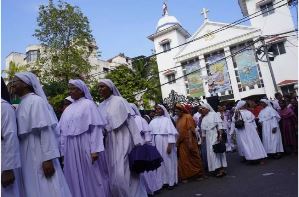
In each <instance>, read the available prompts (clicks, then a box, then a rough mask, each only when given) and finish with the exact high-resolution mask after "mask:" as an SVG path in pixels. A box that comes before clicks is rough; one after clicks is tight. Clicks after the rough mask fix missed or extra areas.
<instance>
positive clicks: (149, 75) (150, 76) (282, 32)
mask: <svg viewBox="0 0 299 197" xmlns="http://www.w3.org/2000/svg"><path fill="white" fill-rule="evenodd" d="M297 31H298V30H297V29H295V30H291V31H287V32H282V33H278V34H272V35H264V36H262V37H274V36H280V35H284V34H288V33H293V32H297ZM284 37H289V35H288V36H284ZM293 46H295V45H293ZM146 64H147V63H146ZM146 64H145V65H146ZM178 67H181V65H178V66H174V67H171V68H168V69H165V70H162V71H159V72H158V73H155V74H151V75H148V76H146V78H148V77H152V76H155V75H157V74H159V73H161V72H164V71H167V70H169V69H174V68H178ZM116 69H117V68H115V69H113V70H116ZM113 70H110V71H113ZM105 73H106V72H105ZM174 81H175V80H174Z"/></svg>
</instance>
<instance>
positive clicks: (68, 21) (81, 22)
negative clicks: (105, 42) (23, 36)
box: [34, 0, 95, 82]
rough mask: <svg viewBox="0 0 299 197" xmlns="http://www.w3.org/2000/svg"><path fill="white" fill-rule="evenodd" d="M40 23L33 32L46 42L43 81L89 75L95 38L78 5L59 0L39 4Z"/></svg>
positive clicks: (38, 21) (44, 44)
mask: <svg viewBox="0 0 299 197" xmlns="http://www.w3.org/2000/svg"><path fill="white" fill-rule="evenodd" d="M37 23H38V27H37V28H36V30H35V34H34V36H35V37H36V38H37V39H38V40H39V41H40V42H41V44H42V45H43V46H44V48H43V50H44V53H43V55H42V56H41V58H40V64H42V65H43V70H42V79H43V80H44V81H52V80H58V81H61V80H63V81H65V82H67V81H68V80H69V79H71V78H77V77H81V78H86V77H87V75H88V73H89V72H90V70H91V68H92V67H91V65H90V63H89V61H88V57H89V56H90V54H91V52H93V51H92V50H93V49H94V48H95V46H93V45H92V44H93V43H94V38H93V36H92V34H91V29H90V26H89V21H88V19H87V17H86V16H84V15H83V13H82V12H81V10H80V9H79V7H77V6H72V5H70V4H68V3H66V2H63V1H58V5H54V4H53V2H52V1H51V0H50V1H49V4H48V5H41V6H40V7H39V16H38V18H37Z"/></svg>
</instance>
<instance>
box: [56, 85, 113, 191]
mask: <svg viewBox="0 0 299 197" xmlns="http://www.w3.org/2000/svg"><path fill="white" fill-rule="evenodd" d="M69 93H70V95H71V97H72V98H73V99H74V101H73V103H72V104H71V105H69V106H68V107H67V108H66V109H65V111H64V112H63V114H62V116H61V119H60V121H59V127H60V131H61V154H62V156H64V175H65V178H66V181H67V183H68V185H69V188H70V190H71V193H72V196H73V197H97V196H99V195H100V196H103V197H109V196H110V189H109V182H108V172H107V165H106V160H105V155H104V144H103V143H104V142H103V133H102V130H103V129H104V126H105V124H106V121H105V120H104V118H103V117H102V116H101V114H100V113H99V111H98V108H97V105H96V104H95V103H94V101H93V98H92V96H91V95H90V92H89V90H88V88H87V86H86V84H85V83H84V82H83V81H82V80H80V79H75V80H70V81H69Z"/></svg>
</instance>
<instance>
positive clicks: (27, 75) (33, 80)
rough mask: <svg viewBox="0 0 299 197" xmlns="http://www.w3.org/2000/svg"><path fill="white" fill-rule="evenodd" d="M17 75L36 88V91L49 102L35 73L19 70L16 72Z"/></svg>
mask: <svg viewBox="0 0 299 197" xmlns="http://www.w3.org/2000/svg"><path fill="white" fill-rule="evenodd" d="M15 76H16V77H18V78H19V79H21V80H22V81H23V82H24V83H26V84H27V85H30V86H31V87H32V88H33V90H34V93H35V94H36V95H38V96H40V97H42V99H44V100H45V101H46V102H47V103H48V100H47V97H46V94H45V92H44V90H43V88H42V86H41V84H40V82H39V80H38V79H37V77H36V75H35V74H33V73H31V72H19V73H16V74H15Z"/></svg>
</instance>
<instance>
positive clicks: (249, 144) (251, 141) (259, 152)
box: [230, 109, 267, 160]
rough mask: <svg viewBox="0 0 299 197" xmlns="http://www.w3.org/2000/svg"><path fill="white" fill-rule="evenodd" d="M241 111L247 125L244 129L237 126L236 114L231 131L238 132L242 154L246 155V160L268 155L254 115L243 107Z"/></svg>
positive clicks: (239, 147) (238, 141)
mask: <svg viewBox="0 0 299 197" xmlns="http://www.w3.org/2000/svg"><path fill="white" fill-rule="evenodd" d="M240 113H241V116H242V118H243V120H244V125H245V126H244V128H242V129H237V128H235V116H233V118H232V128H231V133H230V134H232V133H233V132H236V137H237V145H238V152H239V154H240V156H244V157H245V158H246V160H257V159H262V158H265V157H267V153H266V152H265V149H264V146H263V144H262V142H261V139H260V137H259V135H258V133H257V126H256V123H255V117H254V115H253V114H252V113H251V112H250V111H248V110H246V109H244V110H242V109H241V110H240Z"/></svg>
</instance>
